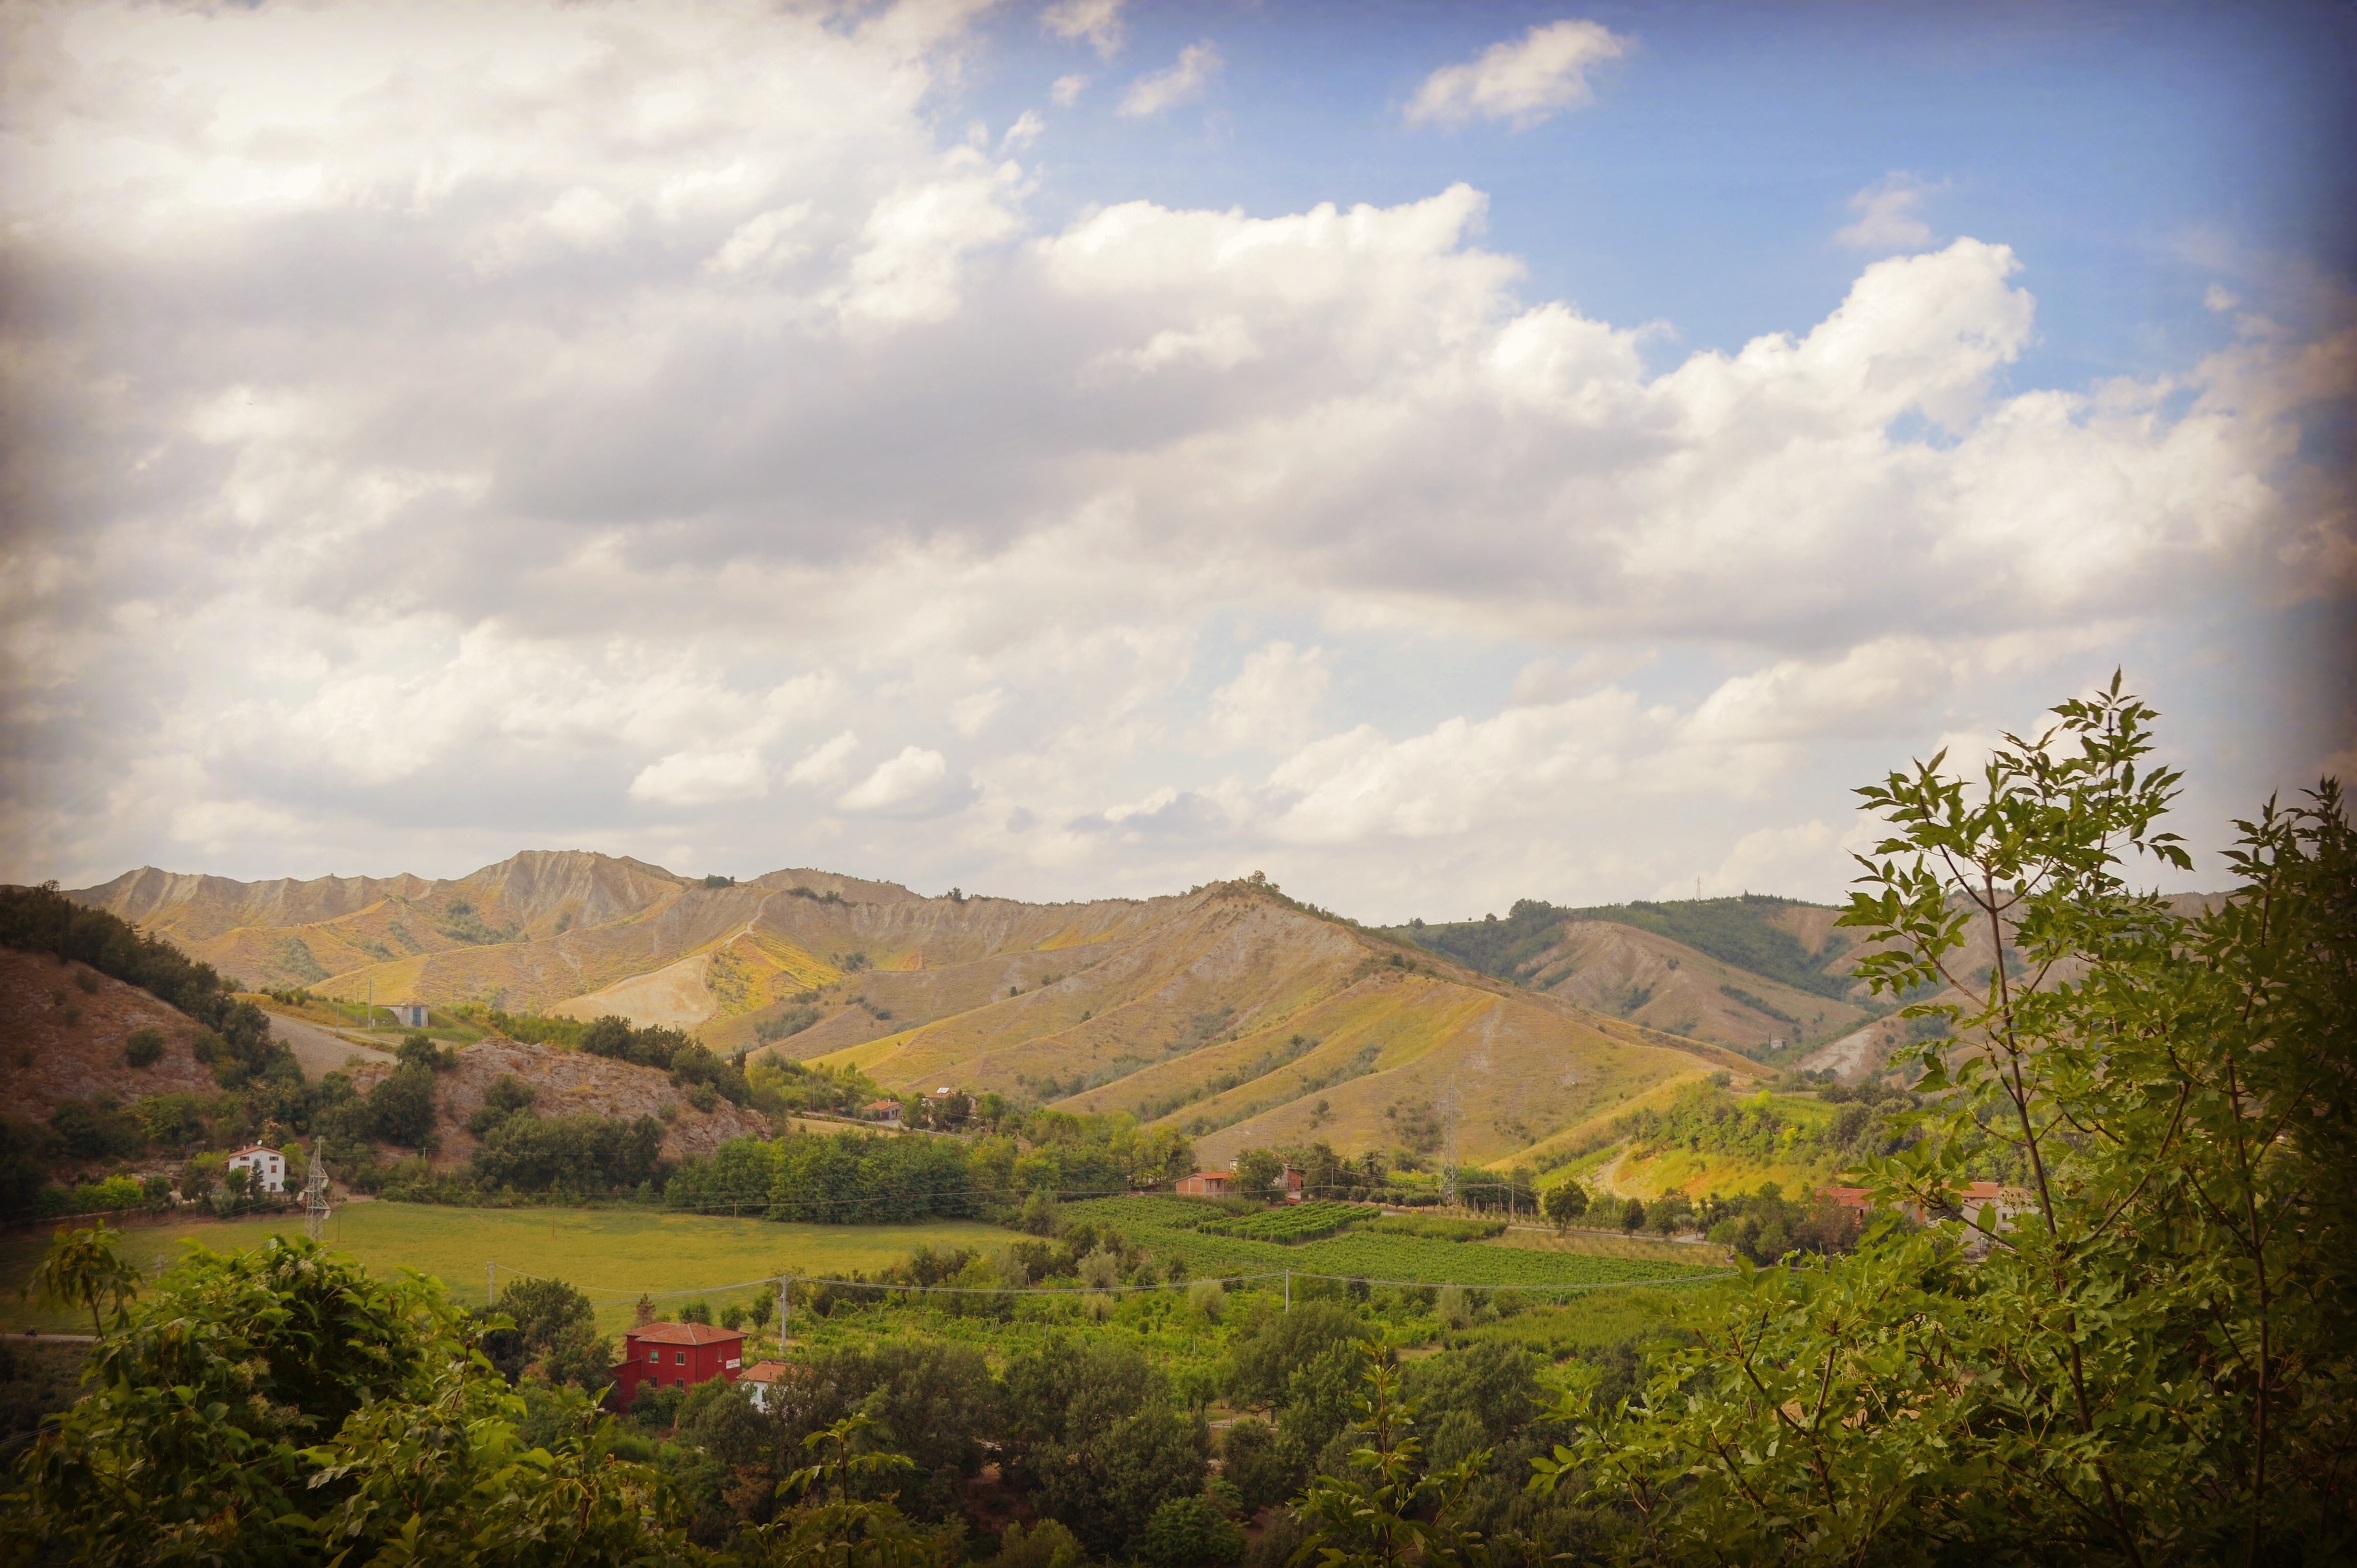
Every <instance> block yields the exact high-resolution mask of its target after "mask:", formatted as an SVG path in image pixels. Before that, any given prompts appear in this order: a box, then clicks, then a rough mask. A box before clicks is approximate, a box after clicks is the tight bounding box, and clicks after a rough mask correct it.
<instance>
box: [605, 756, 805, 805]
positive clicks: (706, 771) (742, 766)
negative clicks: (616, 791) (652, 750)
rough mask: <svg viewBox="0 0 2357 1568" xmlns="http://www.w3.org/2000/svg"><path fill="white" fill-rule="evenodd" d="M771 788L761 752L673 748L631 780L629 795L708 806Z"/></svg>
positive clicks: (665, 802) (664, 803)
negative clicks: (682, 749)
mask: <svg viewBox="0 0 2357 1568" xmlns="http://www.w3.org/2000/svg"><path fill="white" fill-rule="evenodd" d="M769 792H770V780H769V774H768V771H767V770H766V769H765V768H763V767H762V766H761V756H760V753H759V752H757V751H753V750H749V749H745V750H737V751H705V752H695V751H674V752H673V753H672V754H671V755H670V756H669V757H664V758H663V759H662V761H660V762H652V763H649V764H648V765H647V766H646V767H645V768H641V769H640V770H639V776H638V777H637V778H636V779H631V780H630V799H631V800H651V801H655V802H657V803H660V804H662V805H666V806H709V805H715V804H717V803H718V802H720V801H723V800H751V799H755V798H758V797H759V796H762V795H766V794H768V793H769Z"/></svg>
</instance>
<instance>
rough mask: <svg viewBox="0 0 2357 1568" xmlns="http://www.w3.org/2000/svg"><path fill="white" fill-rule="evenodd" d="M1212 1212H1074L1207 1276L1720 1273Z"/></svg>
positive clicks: (1549, 1277) (1159, 1202) (1602, 1277)
mask: <svg viewBox="0 0 2357 1568" xmlns="http://www.w3.org/2000/svg"><path fill="white" fill-rule="evenodd" d="M1203 1208H1204V1206H1203V1205H1200V1204H1198V1203H1193V1202H1190V1201H1189V1200H1188V1199H1185V1198H1177V1197H1100V1198H1092V1199H1090V1200H1088V1201H1087V1202H1084V1203H1073V1204H1068V1205H1066V1206H1065V1208H1064V1212H1065V1214H1066V1215H1067V1216H1068V1217H1069V1218H1071V1219H1086V1220H1089V1221H1091V1222H1092V1223H1094V1224H1099V1225H1110V1226H1112V1227H1113V1228H1114V1229H1116V1230H1121V1231H1122V1232H1124V1233H1125V1234H1126V1235H1128V1236H1129V1237H1130V1238H1131V1239H1132V1240H1135V1241H1136V1242H1138V1243H1139V1244H1140V1245H1142V1246H1144V1247H1145V1248H1146V1251H1149V1252H1152V1253H1153V1254H1154V1255H1155V1256H1156V1257H1157V1258H1168V1257H1174V1256H1175V1257H1183V1258H1185V1259H1186V1260H1187V1266H1188V1268H1189V1269H1190V1270H1191V1271H1193V1272H1194V1273H1198V1274H1206V1273H1245V1274H1260V1273H1282V1272H1285V1271H1287V1270H1289V1271H1291V1272H1293V1273H1311V1274H1339V1275H1345V1276H1348V1277H1351V1278H1354V1279H1369V1280H1401V1281H1410V1282H1415V1283H1429V1284H1449V1283H1454V1284H1465V1285H1512V1286H1520V1287H1523V1288H1526V1289H1534V1290H1535V1289H1545V1288H1548V1287H1558V1288H1559V1287H1563V1286H1591V1285H1599V1284H1607V1283H1630V1284H1633V1283H1640V1282H1646V1281H1653V1282H1661V1283H1669V1282H1672V1281H1675V1280H1680V1279H1691V1278H1695V1277H1696V1276H1699V1275H1702V1274H1706V1273H1717V1272H1720V1271H1717V1270H1711V1269H1706V1268H1702V1267H1697V1266H1695V1265H1692V1264H1684V1263H1673V1262H1655V1261H1653V1260H1652V1259H1640V1258H1604V1257H1597V1256H1595V1255H1593V1254H1589V1253H1583V1252H1554V1251H1534V1250H1532V1249H1528V1248H1523V1247H1502V1246H1499V1245H1497V1244H1496V1243H1494V1242H1487V1241H1436V1240H1428V1239H1426V1238H1424V1237H1419V1236H1371V1235H1367V1234H1364V1233H1362V1232H1357V1231H1346V1232H1345V1233H1343V1234H1342V1235H1340V1236H1334V1237H1330V1238H1328V1239H1327V1240H1318V1241H1304V1242H1300V1243H1298V1244H1296V1245H1291V1246H1285V1245H1279V1244H1277V1243H1275V1242H1269V1241H1253V1240H1243V1239H1242V1238H1239V1237H1232V1236H1205V1235H1202V1234H1200V1233H1199V1232H1198V1231H1196V1230H1193V1229H1191V1226H1192V1225H1193V1224H1194V1223H1198V1222H1200V1215H1201V1213H1202V1210H1203Z"/></svg>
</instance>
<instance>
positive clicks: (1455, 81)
mask: <svg viewBox="0 0 2357 1568" xmlns="http://www.w3.org/2000/svg"><path fill="white" fill-rule="evenodd" d="M1629 47H1630V40H1629V39H1627V38H1622V37H1620V35H1619V34H1617V33H1615V32H1613V31H1612V30H1611V29H1610V28H1609V27H1605V26H1604V25H1603V24H1602V23H1601V22H1575V21H1569V20H1566V21H1560V22H1548V23H1544V24H1543V25H1541V26H1538V27H1533V28H1532V29H1531V30H1530V31H1529V32H1527V33H1525V34H1523V37H1522V38H1519V39H1517V40H1515V41H1513V42H1511V43H1502V44H1492V45H1491V46H1490V47H1489V48H1486V49H1484V50H1482V51H1481V54H1480V58H1478V59H1474V60H1472V61H1470V62H1469V63H1467V64H1464V65H1451V66H1443V67H1442V68H1441V69H1440V70H1436V71H1434V72H1433V73H1432V74H1431V75H1430V76H1428V77H1426V78H1425V80H1424V85H1423V86H1421V87H1419V88H1417V89H1416V93H1415V98H1414V99H1412V100H1411V101H1410V102H1409V103H1408V106H1407V123H1408V124H1411V125H1432V124H1437V125H1461V124H1465V123H1466V122H1467V121H1469V120H1473V119H1476V118H1479V119H1483V120H1510V121H1512V123H1513V124H1514V127H1515V128H1516V129H1517V130H1525V129H1528V128H1529V127H1531V126H1533V125H1536V124H1541V123H1542V122H1544V121H1546V120H1548V119H1551V118H1553V117H1554V116H1555V114H1557V113H1561V112H1562V111H1563V110H1566V109H1576V108H1577V107H1579V106H1580V105H1581V104H1583V103H1586V102H1588V100H1589V99H1590V98H1591V97H1593V96H1594V93H1593V91H1592V90H1591V89H1590V88H1589V87H1588V84H1587V76H1588V72H1589V71H1591V70H1594V69H1595V68H1596V67H1598V66H1599V65H1601V64H1603V63H1604V62H1605V61H1607V60H1614V59H1620V57H1621V56H1622V55H1624V54H1626V53H1628V51H1629Z"/></svg>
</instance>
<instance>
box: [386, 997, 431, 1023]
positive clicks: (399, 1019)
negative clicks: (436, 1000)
mask: <svg viewBox="0 0 2357 1568" xmlns="http://www.w3.org/2000/svg"><path fill="white" fill-rule="evenodd" d="M427 1011H428V1009H427V1008H426V1005H425V1003H423V1002H396V1003H394V1004H393V1022H394V1023H395V1024H398V1025H400V1026H402V1027H403V1028H404V1029H422V1028H424V1027H425V1017H426V1014H427Z"/></svg>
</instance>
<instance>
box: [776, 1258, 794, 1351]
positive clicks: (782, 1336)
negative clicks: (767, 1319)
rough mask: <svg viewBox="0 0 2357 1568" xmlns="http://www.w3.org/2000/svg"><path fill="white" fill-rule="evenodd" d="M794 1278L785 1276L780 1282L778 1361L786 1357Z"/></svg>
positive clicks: (781, 1277)
mask: <svg viewBox="0 0 2357 1568" xmlns="http://www.w3.org/2000/svg"><path fill="white" fill-rule="evenodd" d="M793 1285H794V1281H793V1276H792V1275H791V1274H785V1275H781V1276H780V1278H779V1280H778V1359H780V1360H781V1361H782V1360H784V1359H785V1356H786V1315H787V1313H788V1312H790V1311H791V1309H792V1299H791V1293H792V1291H793Z"/></svg>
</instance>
